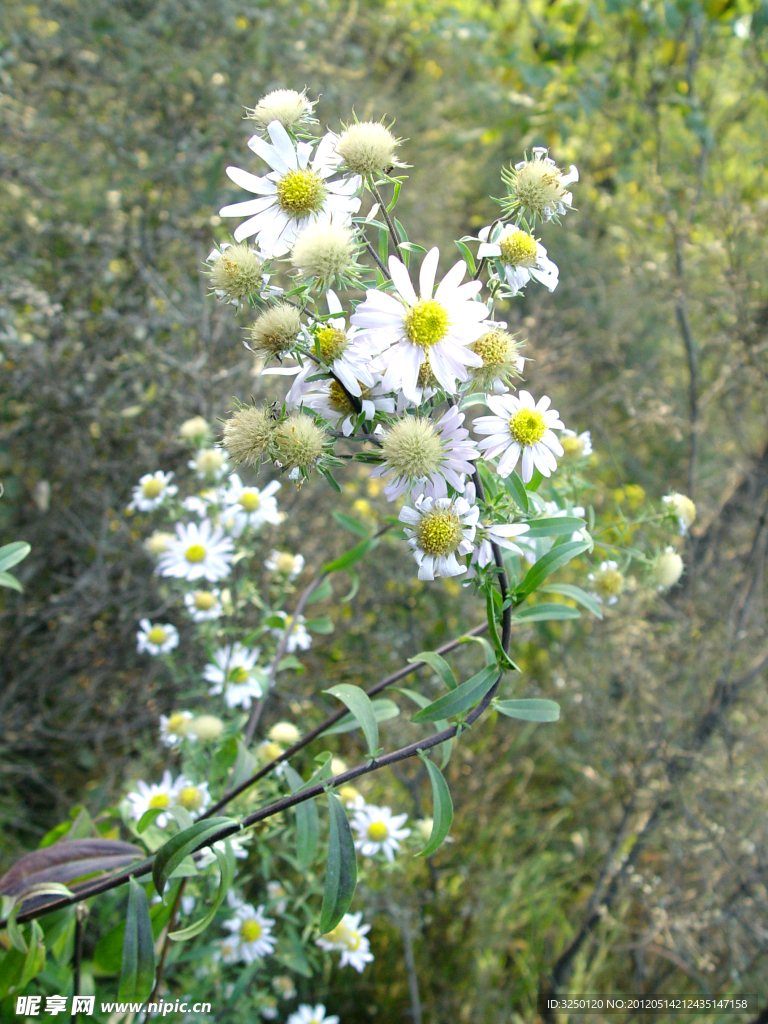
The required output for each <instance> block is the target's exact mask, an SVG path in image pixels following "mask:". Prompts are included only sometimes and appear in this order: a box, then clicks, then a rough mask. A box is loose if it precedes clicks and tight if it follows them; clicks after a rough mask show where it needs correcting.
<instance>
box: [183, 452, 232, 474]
mask: <svg viewBox="0 0 768 1024" xmlns="http://www.w3.org/2000/svg"><path fill="white" fill-rule="evenodd" d="M187 465H188V466H189V468H190V469H194V471H195V473H196V474H197V475H198V477H199V478H200V479H201V480H205V479H206V477H213V479H214V480H221V478H222V477H223V476H225V475H226V473H227V470H228V469H229V464H228V463H227V457H226V455H225V453H224V452H223V451H222V450H221V449H220V448H201V449H200V451H199V452H198V453H197V455H195V457H194V459H190V461H189V462H188V463H187Z"/></svg>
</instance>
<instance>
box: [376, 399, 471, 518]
mask: <svg viewBox="0 0 768 1024" xmlns="http://www.w3.org/2000/svg"><path fill="white" fill-rule="evenodd" d="M463 423H464V413H463V412H459V409H458V407H457V406H455V405H454V406H451V407H450V408H449V409H448V410H447V412H445V413H444V414H443V415H442V416H441V417H440V419H439V420H438V421H437V423H433V422H432V420H430V419H428V418H426V417H425V418H423V419H422V418H419V417H417V416H406V417H405V418H404V419H401V420H398V422H397V423H395V424H393V425H392V427H390V428H389V430H386V431H385V432H384V433H383V434H382V435H381V445H382V447H381V455H382V456H383V458H384V462H383V463H382V465H381V466H377V467H376V468H375V469H374V470H373V471H372V473H371V476H372V477H380V476H388V475H389V474H394V478H393V479H392V480H390V481H389V483H388V484H387V486H386V487H385V488H384V494H385V495H386V496H387V498H388V499H389V501H394V500H395V499H396V498H399V497H400V496H401V495H403V494H405V492H406V491H408V490H409V489H410V488H411V487H413V486H414V485H415V484H424V483H426V482H427V481H430V482H431V483H432V486H433V497H439V498H444V497H446V496H447V494H448V489H447V487H446V481H447V482H448V483H449V484H451V486H452V487H454V488H455V489H456V490H457V491H461V490H463V488H464V475H465V474H466V473H471V472H472V471H473V469H474V467H473V465H472V460H474V459H479V458H480V452H479V451H478V449H477V446H476V444H475V442H474V441H473V440H471V439H470V437H469V431H468V430H467V429H466V428H465V427H463V426H462V424H463Z"/></svg>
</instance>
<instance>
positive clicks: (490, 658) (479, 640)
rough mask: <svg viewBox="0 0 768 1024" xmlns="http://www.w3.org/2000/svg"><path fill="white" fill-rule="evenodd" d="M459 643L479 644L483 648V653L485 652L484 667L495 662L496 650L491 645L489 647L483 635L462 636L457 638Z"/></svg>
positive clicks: (488, 666)
mask: <svg viewBox="0 0 768 1024" xmlns="http://www.w3.org/2000/svg"><path fill="white" fill-rule="evenodd" d="M459 643H460V644H469V643H475V644H480V646H481V647H482V648H483V653H484V654H485V667H486V668H490V667H491V665H495V664H496V652H495V651H494V649H493V647H491V645H490V644H489V643H488V641H487V640H486V639H485V637H484V636H463V637H462V638H461V640H459Z"/></svg>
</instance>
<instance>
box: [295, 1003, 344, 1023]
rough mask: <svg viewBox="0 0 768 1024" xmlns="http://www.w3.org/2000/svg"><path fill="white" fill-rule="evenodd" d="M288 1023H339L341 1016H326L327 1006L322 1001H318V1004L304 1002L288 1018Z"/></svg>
mask: <svg viewBox="0 0 768 1024" xmlns="http://www.w3.org/2000/svg"><path fill="white" fill-rule="evenodd" d="M287 1024H339V1018H338V1017H336V1016H335V1015H334V1016H332V1017H326V1015H325V1007H324V1006H323V1004H322V1003H318V1004H317V1006H309V1005H307V1003H302V1004H301V1006H300V1007H299V1008H298V1010H296V1012H295V1013H292V1014H291V1016H290V1017H289V1018H288V1022H287Z"/></svg>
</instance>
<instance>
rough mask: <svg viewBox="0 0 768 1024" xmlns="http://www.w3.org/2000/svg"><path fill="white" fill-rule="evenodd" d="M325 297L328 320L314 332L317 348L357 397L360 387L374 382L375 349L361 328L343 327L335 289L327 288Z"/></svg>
mask: <svg viewBox="0 0 768 1024" xmlns="http://www.w3.org/2000/svg"><path fill="white" fill-rule="evenodd" d="M325 298H326V302H327V303H328V312H329V313H330V314H331V319H330V320H326V321H324V322H323V324H322V326H319V327H318V328H317V329H316V330H315V332H314V336H315V341H316V344H317V348H318V349H319V351H320V355H321V357H322V360H323V362H324V363H325V364H326V366H328V367H330V369H331V370H332V372H333V373H334V374H335V376H336V377H338V379H339V380H340V381H341V383H342V384H343V385H344V387H345V388H346V389H347V391H349V393H350V394H351V395H356V396H357V397H359V396H360V395H361V394H362V387H363V386H365V387H369V388H372V387H373V385H374V383H375V378H374V376H373V374H372V373H371V369H370V366H371V361H372V359H373V357H374V356H375V355H378V350H377V349H376V348H375V347H374V346H373V345H372V344H371V342H370V340H367V339H366V338H365V336H364V335H363V333H362V332H361V331H359V330H356V329H355V328H354V327H351V328H350V329H349V330H347V324H346V320H345V319H344V316H343V313H344V309H343V307H342V305H341V302H340V301H339V297H338V296H337V295H336V292H333V291H330V290H329V291H327V292H326V295H325Z"/></svg>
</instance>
